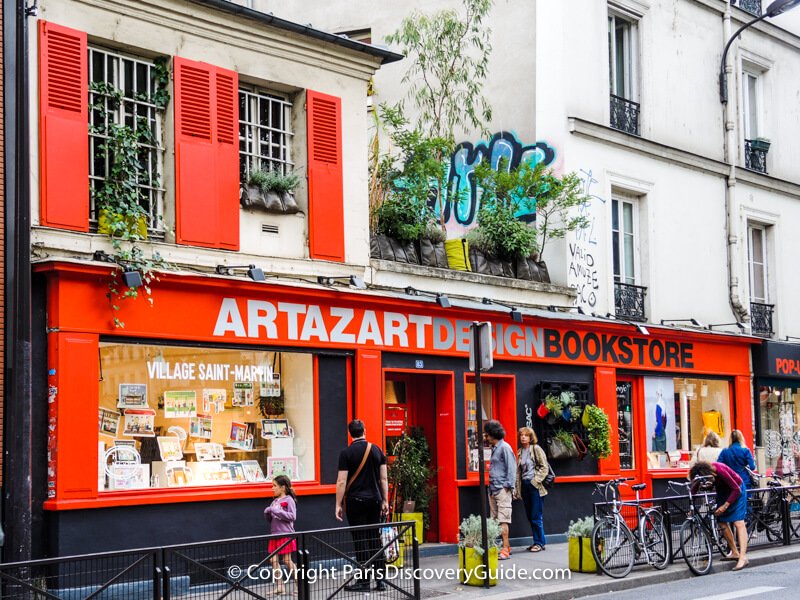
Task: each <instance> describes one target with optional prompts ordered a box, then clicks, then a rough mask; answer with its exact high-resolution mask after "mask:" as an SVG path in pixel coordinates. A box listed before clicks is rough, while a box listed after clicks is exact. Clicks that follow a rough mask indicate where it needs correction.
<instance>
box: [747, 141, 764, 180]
mask: <svg viewBox="0 0 800 600" xmlns="http://www.w3.org/2000/svg"><path fill="white" fill-rule="evenodd" d="M769 145H770V144H769V142H767V141H766V140H745V141H744V166H745V168H746V169H750V170H751V171H758V172H759V173H764V174H766V173H767V152H769Z"/></svg>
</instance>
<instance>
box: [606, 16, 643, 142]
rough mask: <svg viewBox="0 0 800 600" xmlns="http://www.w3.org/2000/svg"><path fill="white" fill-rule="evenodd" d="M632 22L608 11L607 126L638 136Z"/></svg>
mask: <svg viewBox="0 0 800 600" xmlns="http://www.w3.org/2000/svg"><path fill="white" fill-rule="evenodd" d="M636 35H637V27H636V22H635V21H632V20H630V19H626V18H624V17H621V16H619V15H617V14H614V13H611V12H609V14H608V61H609V64H608V70H609V85H610V88H611V127H613V128H615V129H620V130H622V131H626V132H627V133H633V134H635V135H639V104H638V103H637V102H636V100H638V93H637V86H636V77H637V68H638V65H637V60H636V57H637V55H638V54H637V53H638V48H637V38H636Z"/></svg>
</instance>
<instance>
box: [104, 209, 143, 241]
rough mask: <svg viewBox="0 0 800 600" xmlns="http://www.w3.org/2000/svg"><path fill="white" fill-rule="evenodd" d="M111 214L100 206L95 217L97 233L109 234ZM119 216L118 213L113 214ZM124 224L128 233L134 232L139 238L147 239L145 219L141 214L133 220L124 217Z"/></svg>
mask: <svg viewBox="0 0 800 600" xmlns="http://www.w3.org/2000/svg"><path fill="white" fill-rule="evenodd" d="M111 214H112V213H110V212H109V211H108V210H107V209H105V208H101V209H100V214H99V215H98V217H97V233H102V234H104V235H109V234H110V233H111V221H112V219H111ZM115 216H116V217H117V218H119V215H115ZM125 224H126V225H127V227H128V231H129V232H130V233H135V234H136V235H138V236H139V239H141V240H146V239H147V220H146V219H145V218H144V217H143V216H142V217H139V218H138V219H136V220H135V221H134V219H133V217H128V218H127V219H125Z"/></svg>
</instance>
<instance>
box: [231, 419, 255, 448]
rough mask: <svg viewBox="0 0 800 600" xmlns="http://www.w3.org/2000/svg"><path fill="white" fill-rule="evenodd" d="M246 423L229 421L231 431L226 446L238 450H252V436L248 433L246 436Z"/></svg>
mask: <svg viewBox="0 0 800 600" xmlns="http://www.w3.org/2000/svg"><path fill="white" fill-rule="evenodd" d="M247 430H248V427H247V423H240V422H239V421H231V433H230V438H229V439H228V442H227V444H226V445H227V446H228V447H229V448H238V449H239V450H252V449H253V436H252V434H250V436H249V438H248V431H247Z"/></svg>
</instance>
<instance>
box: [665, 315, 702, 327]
mask: <svg viewBox="0 0 800 600" xmlns="http://www.w3.org/2000/svg"><path fill="white" fill-rule="evenodd" d="M667 323H691V324H692V325H694V326H695V327H705V325H703V324H702V323H701V322H700V321H698V320H697V319H695V318H694V317H692V318H691V319H661V324H662V325H665V324H667Z"/></svg>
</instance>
